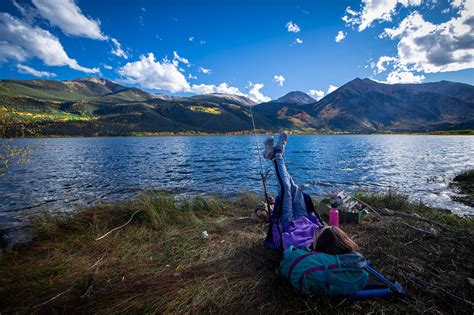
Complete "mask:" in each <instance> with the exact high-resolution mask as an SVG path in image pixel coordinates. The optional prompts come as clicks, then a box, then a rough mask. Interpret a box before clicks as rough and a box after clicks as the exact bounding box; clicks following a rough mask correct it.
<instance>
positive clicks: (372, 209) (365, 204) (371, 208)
mask: <svg viewBox="0 0 474 315" xmlns="http://www.w3.org/2000/svg"><path fill="white" fill-rule="evenodd" d="M353 198H354V199H355V200H357V201H358V202H360V203H361V204H363V205H364V206H366V207H367V208H369V209H370V210H371V211H372V212H373V213H375V214H377V215H378V216H379V218H381V217H382V215H381V214H380V213H379V212H378V211H377V210H375V209H374V208H373V207H371V206H370V205H369V204H368V203H365V202H363V201H362V200H360V199H358V198H356V197H353Z"/></svg>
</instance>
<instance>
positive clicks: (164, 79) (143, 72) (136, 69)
mask: <svg viewBox="0 0 474 315" xmlns="http://www.w3.org/2000/svg"><path fill="white" fill-rule="evenodd" d="M118 73H119V75H121V76H122V79H121V81H123V82H124V83H128V84H137V85H139V86H141V87H143V88H148V89H153V90H167V91H170V92H172V93H177V92H191V87H190V86H189V83H188V82H187V81H186V78H185V77H184V75H183V74H182V73H181V72H179V70H178V69H177V67H176V65H174V64H173V63H172V62H170V61H168V60H163V61H162V62H160V61H156V60H155V55H154V54H153V53H149V54H148V55H147V56H145V55H142V56H140V60H138V61H134V62H128V63H127V64H125V65H124V66H123V67H121V68H119V70H118Z"/></svg>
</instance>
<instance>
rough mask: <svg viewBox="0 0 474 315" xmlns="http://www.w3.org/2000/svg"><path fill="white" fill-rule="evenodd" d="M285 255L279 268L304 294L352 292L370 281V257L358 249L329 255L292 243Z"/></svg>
mask: <svg viewBox="0 0 474 315" xmlns="http://www.w3.org/2000/svg"><path fill="white" fill-rule="evenodd" d="M283 255H284V256H283V260H282V261H281V263H280V270H281V272H282V274H283V276H284V277H285V278H287V279H288V280H290V282H291V284H292V285H293V286H294V287H295V288H296V289H297V290H298V291H299V292H301V293H302V294H305V295H349V294H353V293H357V292H359V291H360V290H362V289H363V288H364V287H365V285H366V284H367V280H368V277H369V275H368V273H367V271H366V270H365V269H364V267H365V266H366V265H367V261H366V260H365V258H364V257H363V256H362V255H361V254H359V253H357V252H351V253H348V254H344V255H329V254H324V253H320V252H308V251H306V250H302V249H297V248H295V247H289V248H288V249H287V250H285V252H284V253H283Z"/></svg>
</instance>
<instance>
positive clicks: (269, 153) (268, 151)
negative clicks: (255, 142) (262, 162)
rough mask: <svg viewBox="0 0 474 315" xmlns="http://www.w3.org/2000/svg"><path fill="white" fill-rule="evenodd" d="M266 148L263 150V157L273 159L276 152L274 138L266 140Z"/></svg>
mask: <svg viewBox="0 0 474 315" xmlns="http://www.w3.org/2000/svg"><path fill="white" fill-rule="evenodd" d="M264 144H265V150H264V151H263V158H264V159H266V160H271V159H273V157H274V156H275V152H274V150H273V138H268V139H266V140H265V142H264Z"/></svg>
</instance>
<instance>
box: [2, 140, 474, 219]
mask: <svg viewBox="0 0 474 315" xmlns="http://www.w3.org/2000/svg"><path fill="white" fill-rule="evenodd" d="M264 139H265V137H259V142H260V146H261V147H262V145H261V143H262V142H263V140H264ZM12 144H13V145H14V146H19V147H21V146H27V147H30V148H31V149H32V150H31V152H30V153H29V155H28V159H27V161H26V162H25V163H22V164H18V165H13V166H12V167H11V168H9V169H8V172H7V174H6V175H3V176H0V200H1V204H0V228H15V227H17V226H21V225H22V221H23V219H24V218H25V217H26V216H27V215H29V214H31V213H35V212H38V211H41V210H43V209H50V210H70V209H74V208H75V207H77V206H82V205H88V204H91V203H92V202H94V201H95V200H106V199H112V200H114V199H120V198H126V197H129V196H130V195H133V194H135V193H136V192H137V191H139V190H142V189H166V190H173V191H176V192H178V193H186V194H221V195H225V196H232V195H234V194H235V193H238V192H240V191H245V190H251V191H256V192H260V191H261V190H262V188H261V187H262V185H261V182H260V177H259V163H258V159H257V156H256V151H255V138H254V137H251V136H202V137H201V136H196V137H117V138H65V139H15V140H13V141H12ZM286 162H287V167H288V170H289V172H290V173H291V174H292V176H293V178H294V179H295V181H296V183H297V184H299V185H300V186H302V187H303V188H304V190H305V191H306V192H309V193H311V194H313V195H315V196H323V195H325V193H327V192H328V191H330V190H332V189H334V188H343V189H347V190H350V191H355V190H366V191H388V190H389V189H393V190H395V191H399V192H402V193H406V194H409V195H410V196H411V197H412V198H413V199H414V200H421V201H423V202H424V203H426V204H429V205H432V206H437V207H442V208H448V209H450V210H453V211H456V212H458V213H464V214H469V213H470V214H474V209H473V208H470V207H466V206H463V205H462V204H459V203H456V202H454V201H451V199H450V197H449V195H450V194H452V193H453V192H452V191H451V190H450V189H449V187H448V184H449V180H450V179H451V178H452V177H453V176H454V175H455V174H456V173H458V172H459V171H462V170H464V169H466V168H468V167H474V137H472V136H408V135H386V136H385V135H383V136H382V135H374V136H362V135H361V136H358V135H348V136H345V135H344V136H336V135H334V136H333V135H328V136H290V138H289V143H288V146H287V152H286ZM264 166H265V168H269V167H271V163H270V162H268V161H264ZM270 182H271V185H270V186H271V191H272V192H275V185H274V184H275V178H271V179H270Z"/></svg>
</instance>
